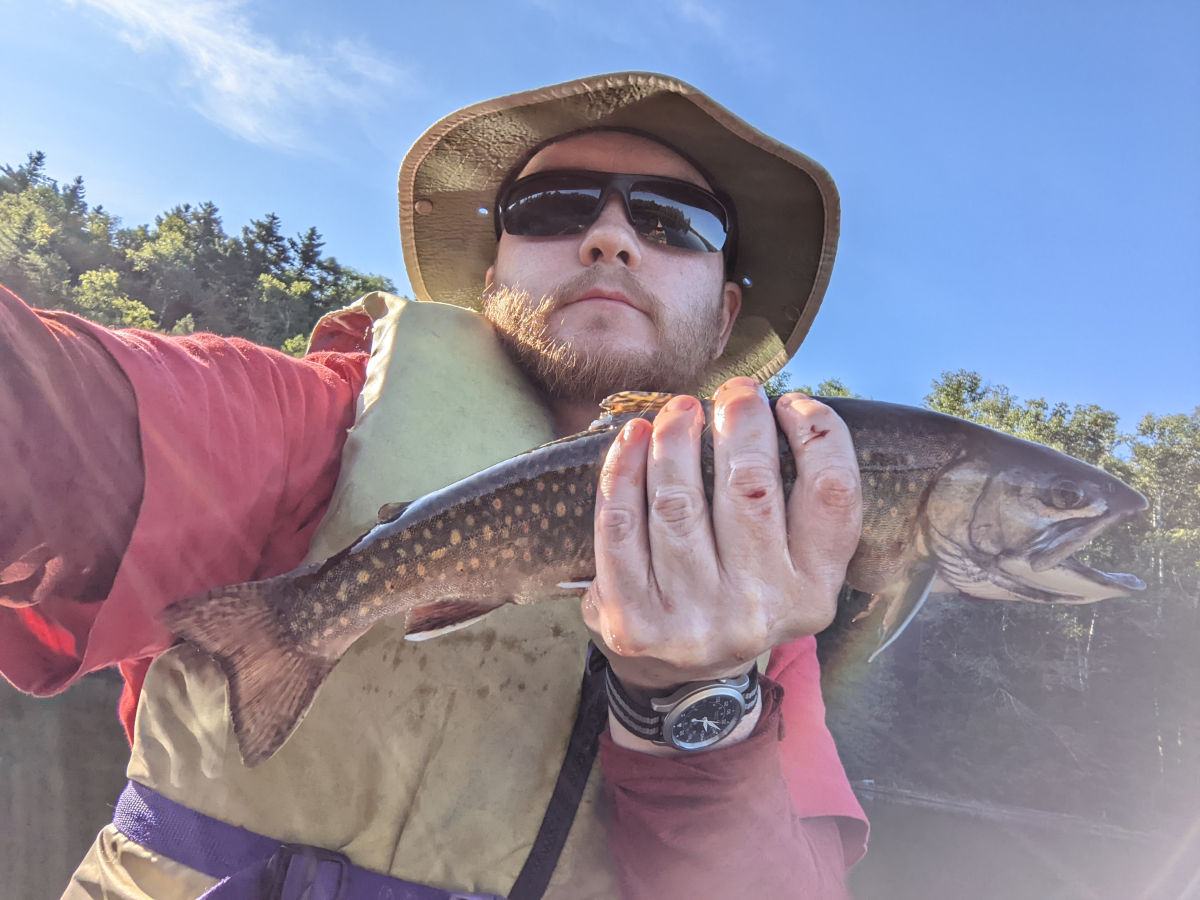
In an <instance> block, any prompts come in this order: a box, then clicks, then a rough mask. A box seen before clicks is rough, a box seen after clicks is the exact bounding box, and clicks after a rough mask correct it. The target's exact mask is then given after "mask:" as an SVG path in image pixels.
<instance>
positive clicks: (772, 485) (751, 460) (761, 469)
mask: <svg viewBox="0 0 1200 900" xmlns="http://www.w3.org/2000/svg"><path fill="white" fill-rule="evenodd" d="M779 483H780V475H779V459H778V458H777V457H773V458H768V457H767V456H766V455H764V454H760V453H754V454H741V455H739V456H737V457H734V458H733V459H732V460H730V465H729V476H728V478H727V479H726V484H727V485H728V486H729V489H730V490H731V491H732V492H733V493H734V494H737V495H739V496H741V497H744V498H746V499H748V500H763V499H766V498H767V497H768V495H769V494H771V493H772V492H774V491H775V490H776V489H777V486H778V485H779Z"/></svg>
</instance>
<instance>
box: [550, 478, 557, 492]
mask: <svg viewBox="0 0 1200 900" xmlns="http://www.w3.org/2000/svg"><path fill="white" fill-rule="evenodd" d="M558 488H559V484H558V482H557V481H556V482H554V484H552V485H550V493H552V494H557V493H558Z"/></svg>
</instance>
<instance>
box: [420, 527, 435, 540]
mask: <svg viewBox="0 0 1200 900" xmlns="http://www.w3.org/2000/svg"><path fill="white" fill-rule="evenodd" d="M421 537H423V538H425V540H427V541H432V540H433V532H432V531H430V530H429V529H428V528H422V529H421Z"/></svg>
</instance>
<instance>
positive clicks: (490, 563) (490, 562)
mask: <svg viewBox="0 0 1200 900" xmlns="http://www.w3.org/2000/svg"><path fill="white" fill-rule="evenodd" d="M488 568H489V569H494V568H496V559H495V557H492V558H491V559H489V560H488Z"/></svg>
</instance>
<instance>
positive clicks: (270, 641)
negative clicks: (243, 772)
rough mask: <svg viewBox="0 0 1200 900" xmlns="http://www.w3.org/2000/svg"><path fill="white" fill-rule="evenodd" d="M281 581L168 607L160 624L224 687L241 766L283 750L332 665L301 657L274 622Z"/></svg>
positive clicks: (286, 586) (236, 588)
mask: <svg viewBox="0 0 1200 900" xmlns="http://www.w3.org/2000/svg"><path fill="white" fill-rule="evenodd" d="M285 589H286V590H288V592H289V593H290V594H294V592H295V586H294V584H291V583H290V580H289V579H287V578H271V579H268V580H266V581H256V582H251V583H250V584H238V585H234V586H232V587H226V588H219V589H218V590H214V591H210V592H209V593H207V594H201V595H198V596H195V597H189V598H187V599H184V600H181V601H180V602H178V603H176V604H173V605H171V606H168V607H167V608H166V609H165V610H164V611H163V621H164V622H165V623H166V625H167V627H168V628H170V629H171V630H172V631H173V632H175V634H177V635H179V636H180V637H182V638H183V639H184V640H187V641H189V642H190V643H192V644H194V645H195V646H197V647H199V648H200V649H201V650H203V651H205V652H206V653H209V654H211V655H212V656H213V657H214V658H215V659H216V661H217V663H218V664H219V665H220V666H221V669H222V671H224V673H225V679H226V680H227V681H228V683H229V713H230V717H231V718H232V719H233V733H234V736H235V737H237V742H238V747H239V748H240V749H241V752H242V760H243V761H244V762H245V764H246V765H247V766H256V765H258V764H259V763H261V762H263V761H264V760H266V759H269V758H270V757H271V756H273V755H274V754H275V752H276V751H277V750H278V749H279V748H280V747H282V746H283V744H284V742H285V741H286V740H287V739H288V738H289V737H290V736H291V734H292V732H293V731H295V730H296V726H297V725H299V724H300V720H301V719H303V718H304V714H305V713H306V712H308V708H309V706H311V705H312V702H313V698H314V697H315V696H316V693H317V689H318V688H319V687H320V686H321V685H322V684H323V683H324V681H325V679H326V678H327V677H328V675H329V673H330V671H331V670H332V669H333V667H334V666H335V665H336V664H337V660H336V659H334V660H331V659H327V658H325V657H323V656H315V655H312V654H309V653H304V652H303V651H301V650H300V649H298V648H297V647H296V641H295V638H294V637H293V636H292V635H291V634H290V633H289V632H288V631H287V630H286V629H285V628H284V627H283V626H282V625H281V624H280V622H279V617H278V615H277V614H276V612H275V609H276V608H278V605H277V604H273V603H271V602H270V599H269V598H270V597H271V596H272V595H273V594H275V593H276V592H277V591H282V590H285Z"/></svg>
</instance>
